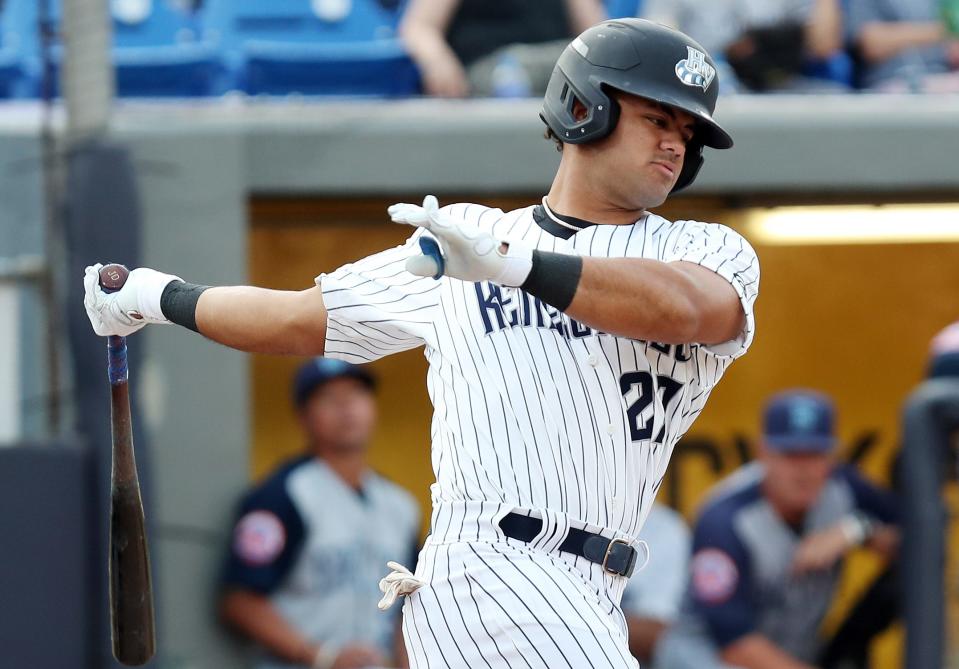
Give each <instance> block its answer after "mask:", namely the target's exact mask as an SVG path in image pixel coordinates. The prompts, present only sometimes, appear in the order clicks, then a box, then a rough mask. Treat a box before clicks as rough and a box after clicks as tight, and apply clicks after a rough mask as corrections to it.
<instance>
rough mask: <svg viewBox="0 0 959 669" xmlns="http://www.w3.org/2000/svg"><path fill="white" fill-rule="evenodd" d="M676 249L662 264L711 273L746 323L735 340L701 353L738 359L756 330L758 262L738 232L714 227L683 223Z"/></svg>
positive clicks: (751, 248)
mask: <svg viewBox="0 0 959 669" xmlns="http://www.w3.org/2000/svg"><path fill="white" fill-rule="evenodd" d="M682 225H683V228H682V231H681V232H680V234H679V235H678V237H677V240H676V243H675V245H674V246H673V247H672V248H671V249H669V250H668V251H667V253H666V255H665V258H664V261H665V262H689V263H694V264H696V265H700V266H702V267H705V268H706V269H709V270H712V271H713V272H715V273H716V274H718V275H719V276H721V277H723V278H724V279H725V280H726V281H728V282H729V284H730V285H731V286H732V287H733V289H734V290H735V291H736V295H738V296H739V302H740V304H741V305H742V308H743V313H744V314H745V315H746V322H745V325H744V326H743V329H742V332H740V333H739V335H738V336H737V337H736V338H735V339H731V340H730V341H728V342H723V343H721V344H713V345H710V346H704V347H703V349H704V350H706V351H709V352H710V353H712V354H713V355H715V356H717V357H721V358H738V357H739V356H741V355H743V354H744V353H745V352H746V351H747V350H748V349H749V345H750V344H752V341H753V335H754V333H755V330H756V321H755V318H754V316H753V305H754V304H755V302H756V297H757V295H758V294H759V258H758V257H757V256H756V252H755V251H754V250H753V247H752V246H750V244H749V242H747V241H746V240H745V239H743V237H742V235H740V234H739V233H738V232H736V231H734V230H732V229H730V228H728V227H726V226H725V225H719V224H715V223H699V222H697V221H684V222H682Z"/></svg>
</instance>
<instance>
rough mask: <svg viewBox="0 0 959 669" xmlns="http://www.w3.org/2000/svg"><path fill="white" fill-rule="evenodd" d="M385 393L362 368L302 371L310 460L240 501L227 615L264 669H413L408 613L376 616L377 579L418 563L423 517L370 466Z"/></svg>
mask: <svg viewBox="0 0 959 669" xmlns="http://www.w3.org/2000/svg"><path fill="white" fill-rule="evenodd" d="M374 390H375V381H374V378H373V376H372V375H371V374H370V372H369V371H368V370H367V369H365V368H363V367H360V366H357V365H352V364H350V363H347V362H343V361H340V360H333V359H330V358H315V359H312V360H309V361H308V362H306V363H305V364H304V365H303V366H302V367H300V369H299V371H298V372H297V374H296V377H295V378H294V382H293V402H294V405H295V407H296V411H297V415H298V418H299V421H300V425H301V427H302V429H303V434H304V437H305V441H306V453H304V454H303V455H302V456H300V457H297V458H295V459H293V460H292V461H290V462H287V463H285V464H284V465H282V466H281V467H279V469H277V470H276V471H275V472H274V473H273V474H271V475H270V476H268V477H267V478H266V479H265V480H264V481H263V482H262V483H260V484H259V485H257V486H255V487H254V488H253V489H252V490H251V491H250V492H249V493H247V494H246V495H245V496H244V498H243V500H242V502H241V503H240V506H239V511H238V514H237V517H236V522H235V524H234V527H233V532H232V540H231V543H230V548H229V552H228V557H227V561H226V567H225V570H224V574H223V578H222V591H221V596H220V602H219V604H220V614H221V616H222V618H223V620H224V621H225V622H226V623H227V624H229V625H230V626H231V627H232V628H234V629H235V630H237V631H238V632H239V633H240V634H241V635H242V636H244V637H246V638H248V639H250V640H251V641H253V642H254V643H255V644H256V645H257V646H258V648H259V651H260V659H259V663H258V664H257V665H256V666H257V669H279V668H280V667H317V668H321V669H361V668H372V667H386V666H391V667H395V666H406V659H405V654H404V652H403V650H402V649H403V644H402V639H401V638H399V616H398V615H393V616H388V615H384V614H383V613H381V612H380V611H378V610H377V607H376V603H377V601H378V600H379V598H380V592H379V589H378V588H377V581H378V580H379V576H380V572H381V571H382V569H383V565H384V564H386V562H387V561H388V560H390V559H393V558H395V557H396V556H397V555H411V556H413V557H414V558H415V555H416V552H417V538H418V534H419V527H420V524H419V510H418V507H417V505H416V502H415V501H414V499H413V498H412V496H411V495H410V494H409V493H408V492H406V491H405V490H403V489H402V488H400V487H399V486H397V485H396V484H394V483H391V482H390V481H387V480H386V479H384V478H383V477H381V476H379V475H378V474H376V473H375V472H373V471H372V470H371V469H370V467H369V465H368V464H367V457H366V456H367V447H368V445H369V441H370V437H371V435H372V433H373V429H374V426H375V423H376V401H375V396H374Z"/></svg>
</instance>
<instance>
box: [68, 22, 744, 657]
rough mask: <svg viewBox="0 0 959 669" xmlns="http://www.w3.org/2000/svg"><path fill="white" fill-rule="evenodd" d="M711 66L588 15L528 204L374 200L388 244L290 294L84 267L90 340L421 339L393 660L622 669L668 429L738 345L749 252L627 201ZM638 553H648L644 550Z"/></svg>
mask: <svg viewBox="0 0 959 669" xmlns="http://www.w3.org/2000/svg"><path fill="white" fill-rule="evenodd" d="M716 99H717V82H716V67H715V63H714V62H713V60H712V59H711V58H710V57H709V55H708V54H706V52H705V51H704V50H703V49H702V48H701V47H700V46H699V45H698V44H697V43H696V42H694V41H692V40H690V39H689V38H688V37H686V36H685V35H683V34H682V33H679V32H676V31H673V30H671V29H668V28H664V27H662V26H659V25H656V24H653V23H650V22H647V21H642V20H638V19H631V20H620V21H608V22H604V23H600V24H598V25H596V26H594V27H592V28H590V29H588V30H586V31H585V32H584V33H582V34H581V35H580V36H579V37H577V38H576V39H575V40H573V42H572V43H571V44H570V45H569V47H568V48H567V49H566V50H565V51H564V52H563V54H562V56H561V57H560V59H559V60H558V62H557V65H556V68H555V70H554V72H553V75H552V79H551V81H550V83H549V87H548V90H547V93H546V96H545V100H544V104H543V111H542V118H543V120H544V121H545V123H546V125H547V127H548V133H547V134H548V136H549V137H550V138H552V139H553V140H555V141H556V143H557V145H558V146H559V147H560V148H561V149H562V160H561V164H560V167H559V170H558V172H557V174H556V177H555V179H554V182H553V184H552V187H551V188H550V190H549V192H548V193H547V195H546V196H545V197H544V198H543V199H542V202H540V203H538V204H534V205H532V206H529V207H525V208H522V209H518V210H515V211H511V212H503V211H500V210H499V209H492V208H490V207H485V206H482V205H479V204H455V205H451V206H448V207H444V208H442V209H441V208H440V207H439V206H438V204H437V201H436V198H434V197H432V196H428V197H426V199H425V200H424V201H423V205H422V206H417V205H412V204H398V205H394V206H392V207H390V209H389V213H390V216H391V218H392V219H393V220H394V221H395V222H397V223H402V224H406V225H411V226H414V227H415V228H416V230H415V231H414V232H413V235H412V236H411V237H410V239H409V240H408V241H407V243H405V244H404V245H402V246H399V247H397V248H393V249H390V250H387V251H383V252H381V253H378V254H375V255H373V256H370V257H368V258H364V259H362V260H359V261H357V262H354V263H350V264H348V265H344V266H343V267H341V268H339V269H338V270H336V271H334V272H332V273H329V274H321V275H320V276H319V277H317V279H316V286H315V287H313V288H311V289H308V290H304V291H301V292H282V291H271V290H263V289H259V288H252V287H214V288H210V287H206V286H199V285H195V284H191V283H185V282H183V281H182V280H181V279H180V278H179V277H176V276H172V275H169V274H163V273H160V272H156V271H154V270H151V269H146V268H142V269H136V270H134V271H133V272H131V274H130V277H129V279H128V280H127V283H126V285H125V286H124V288H123V289H122V290H120V291H119V292H117V293H113V294H105V293H103V292H102V291H100V290H99V288H98V287H97V271H98V266H96V265H95V266H93V267H90V268H88V270H87V274H86V277H85V279H84V280H85V287H86V298H85V300H86V306H87V310H88V314H89V316H90V319H91V322H92V323H93V326H94V329H95V330H96V332H98V333H100V334H106V333H117V334H130V333H132V332H135V331H136V330H138V329H139V328H141V327H143V325H144V324H145V323H168V322H173V323H177V324H179V325H182V326H185V327H188V328H191V329H193V330H196V331H198V332H200V333H201V334H203V335H204V336H206V337H208V338H210V339H213V340H215V341H218V342H220V343H223V344H226V345H228V346H232V347H234V348H238V349H241V350H245V351H255V352H272V353H300V354H315V353H321V352H322V353H323V354H325V355H327V356H331V357H336V358H341V359H344V360H347V361H350V362H365V361H370V360H375V359H377V358H379V357H381V356H384V355H388V354H390V353H393V352H396V351H402V350H406V349H410V348H414V347H419V346H423V347H424V349H425V354H426V358H427V360H428V362H429V372H428V376H427V388H428V391H429V394H430V397H431V399H432V402H433V406H434V414H433V423H432V451H431V454H432V463H433V469H434V472H435V474H436V482H435V483H434V484H433V486H432V500H433V512H432V519H431V520H432V527H431V534H430V537H429V539H428V540H427V542H426V545H425V546H424V548H423V549H422V551H421V553H420V556H419V560H418V562H417V567H416V573H415V574H410V573H408V572H407V571H405V569H403V568H402V566H401V565H399V564H395V563H394V564H393V565H391V566H392V568H393V572H392V573H391V574H389V575H388V576H387V578H385V579H384V580H383V582H382V583H381V588H382V589H384V591H385V595H384V601H383V602H382V603H383V605H384V606H386V605H389V604H390V603H391V601H392V600H393V599H395V597H396V596H398V595H404V594H405V595H408V597H407V598H406V600H405V603H404V608H403V613H404V621H403V631H404V636H405V641H406V644H407V649H408V652H409V654H410V665H411V666H412V667H416V668H418V669H422V668H425V667H430V668H434V667H489V668H490V669H492V668H493V667H497V668H499V667H530V668H533V667H537V668H539V667H549V668H550V669H556V668H557V667H566V668H568V669H573V668H574V667H575V668H579V667H617V668H618V667H630V666H636V663H635V660H633V659H632V658H631V657H630V654H629V648H628V646H627V640H626V624H625V621H624V619H623V615H622V612H621V610H620V607H619V601H620V596H621V593H622V590H623V587H624V586H625V584H626V580H627V578H628V577H629V576H630V574H631V573H632V570H633V568H634V565H635V561H636V553H637V551H636V548H635V547H634V545H633V544H634V543H635V541H636V537H637V536H638V533H639V530H640V528H641V527H642V526H643V521H644V520H645V517H646V515H647V513H648V512H649V509H650V507H651V505H652V503H653V500H654V499H655V497H656V493H657V491H658V490H659V487H660V484H661V482H662V478H663V474H664V472H665V470H666V465H667V463H668V461H669V456H670V453H671V452H672V450H673V447H674V446H675V444H676V442H677V441H678V440H679V438H680V437H681V436H682V435H683V433H684V432H685V431H686V430H687V429H688V428H689V426H690V425H691V424H692V423H693V421H694V420H695V419H696V416H698V415H699V413H700V411H702V408H703V406H704V405H705V403H706V400H707V398H708V397H709V394H710V392H711V391H712V389H713V388H714V387H715V386H716V383H717V382H718V381H719V379H720V377H721V376H722V375H723V373H724V372H725V370H726V368H727V367H728V366H729V365H730V364H731V363H732V361H733V360H735V359H736V358H738V357H739V356H741V355H743V353H745V352H746V350H747V348H748V347H749V345H750V343H751V341H752V338H753V332H754V321H753V303H754V301H755V299H756V295H757V290H758V284H759V265H758V261H757V259H756V255H755V253H754V251H753V249H752V248H751V247H750V246H749V245H748V244H747V243H746V242H745V241H744V240H743V238H742V237H740V236H739V235H738V234H737V233H736V232H734V231H733V230H730V229H728V228H726V227H723V226H721V225H716V224H707V223H701V222H697V221H677V222H671V221H667V220H665V219H663V218H661V217H659V216H656V215H655V214H652V213H650V212H649V211H648V209H649V208H650V207H655V206H658V205H659V204H661V203H662V202H663V201H664V200H665V199H666V198H667V196H668V195H669V194H670V193H671V192H672V191H674V190H677V189H679V188H683V187H685V186H688V185H689V184H690V183H691V182H692V181H693V179H694V178H695V176H696V174H697V172H698V170H699V168H700V166H701V165H702V161H703V155H702V153H703V148H704V147H706V146H709V147H714V148H720V149H724V148H729V147H730V146H732V139H731V138H730V136H729V135H728V134H727V133H726V131H725V130H723V129H722V127H720V126H719V124H718V123H717V122H716V121H715V120H714V119H713V117H712V113H713V111H714V108H715V104H716ZM653 549H655V547H653Z"/></svg>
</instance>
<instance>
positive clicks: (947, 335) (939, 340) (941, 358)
mask: <svg viewBox="0 0 959 669" xmlns="http://www.w3.org/2000/svg"><path fill="white" fill-rule="evenodd" d="M928 376H929V378H942V377H954V376H955V377H959V322H956V323H953V324H952V325H949V326H947V327H945V328H944V329H942V330H941V331H940V332H939V333H938V334H937V335H936V336H935V337H933V339H932V342H931V343H930V345H929V372H928Z"/></svg>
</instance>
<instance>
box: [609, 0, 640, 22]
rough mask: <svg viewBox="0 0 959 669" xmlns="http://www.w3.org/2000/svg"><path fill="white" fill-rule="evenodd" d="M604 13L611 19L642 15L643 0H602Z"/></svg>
mask: <svg viewBox="0 0 959 669" xmlns="http://www.w3.org/2000/svg"><path fill="white" fill-rule="evenodd" d="M603 4H604V5H605V6H606V15H607V16H609V18H611V19H622V18H626V17H629V16H642V10H643V0H604V2H603Z"/></svg>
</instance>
